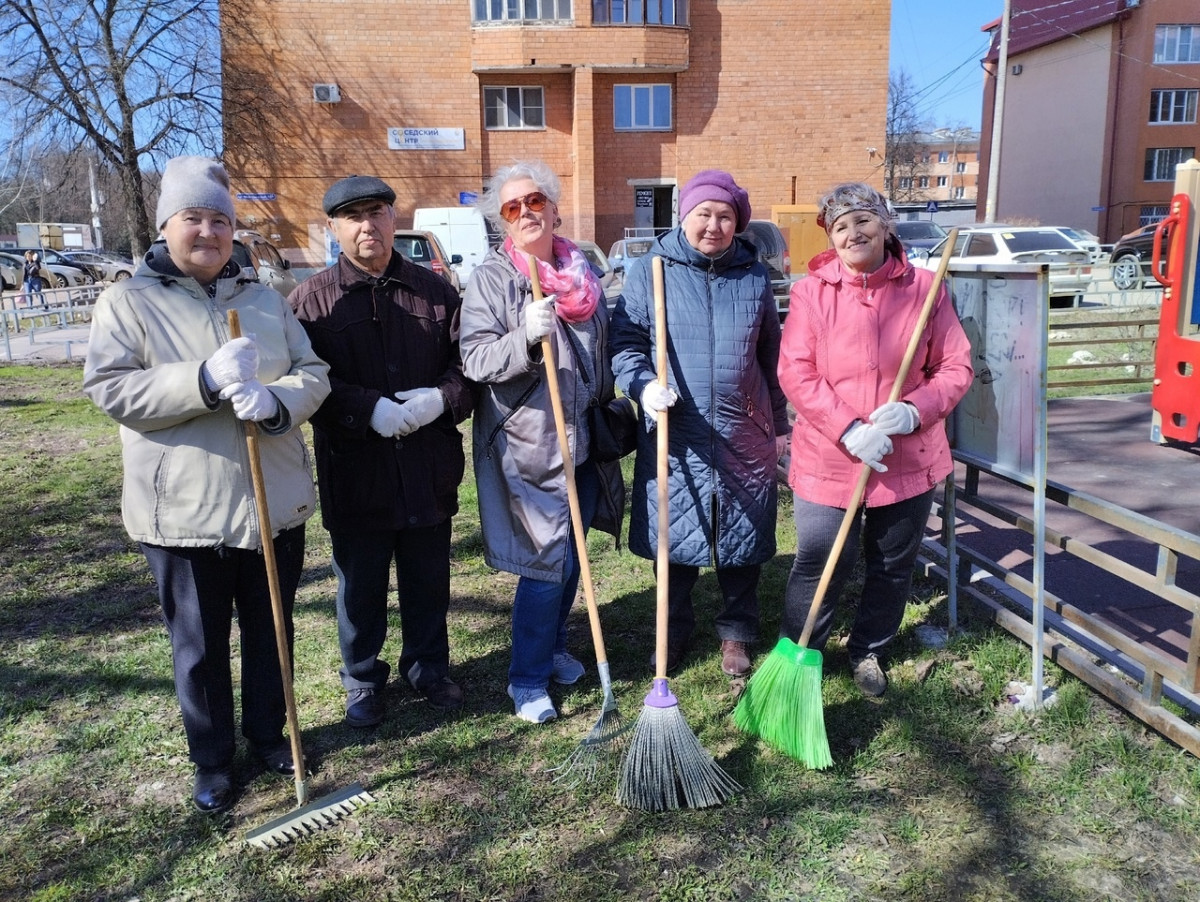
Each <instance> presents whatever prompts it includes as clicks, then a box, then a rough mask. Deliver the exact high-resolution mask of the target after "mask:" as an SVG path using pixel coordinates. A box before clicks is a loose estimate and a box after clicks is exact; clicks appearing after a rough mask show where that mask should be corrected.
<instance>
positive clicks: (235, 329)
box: [229, 310, 374, 849]
mask: <svg viewBox="0 0 1200 902" xmlns="http://www.w3.org/2000/svg"><path fill="white" fill-rule="evenodd" d="M229 334H230V336H231V337H233V338H240V337H241V334H242V329H241V321H240V320H239V319H238V312H237V311H236V310H230V311H229ZM243 425H244V427H245V430H246V453H247V456H248V457H249V458H250V480H251V482H252V483H253V485H254V503H255V505H256V507H257V508H258V524H259V529H260V532H261V534H262V545H263V564H264V565H265V566H266V568H267V588H268V590H269V591H270V595H271V614H272V616H273V617H274V620H275V647H276V649H277V650H278V653H279V670H280V673H281V675H282V676H283V700H284V704H285V706H286V708H287V724H288V737H289V739H290V740H291V744H292V763H293V765H294V766H295V769H296V777H295V782H296V804H297V805H298V806H299V807H298V808H296V810H295V811H291V812H289V813H288V814H285V815H283V816H282V817H278V818H275V820H272V821H269V822H268V823H266V824H263V825H262V826H261V827H259V828H257V829H255V830H252V831H251V832H250V833H248V834H247V835H246V842H248V843H249V844H250V845H252V846H258V847H259V848H262V849H273V848H276V847H278V846H282V845H285V844H286V843H289V842H291V841H292V840H293V839H297V838H299V837H301V836H307V835H308V834H309V833H313V832H315V831H317V830H319V829H321V828H323V827H327V826H329V825H330V824H333V823H335V822H337V821H338V820H340V819H341V818H342V817H344V816H346V815H347V814H349V813H350V812H352V811H354V810H355V809H356V808H359V807H361V806H362V805H365V804H366V803H367V802H373V801H374V799H373V798H372V797H371V796H370V794H369V793H368V792H367V791H366V790H365V789H363V788H362V785H361V784H359V783H354V784H352V785H351V786H347V787H346V788H344V789H340V790H338V791H337V792H333V793H330V794H329V795H326V796H323V797H322V798H319V799H317V800H316V801H315V802H311V803H310V802H309V801H308V781H307V780H306V778H305V777H306V771H305V767H304V749H303V748H302V747H301V745H300V719H299V716H298V715H297V713H296V696H295V694H294V692H293V691H292V655H291V652H290V651H289V650H288V641H287V622H286V620H285V618H284V614H283V594H282V593H281V592H280V589H279V568H278V566H277V565H276V563H275V539H274V534H273V532H272V530H271V514H270V511H269V509H268V507H267V485H266V481H265V480H264V479H263V472H262V455H261V454H260V453H259V449H258V427H257V426H255V424H254V423H252V422H250V421H249V420H247V421H246V422H245V423H244V424H243Z"/></svg>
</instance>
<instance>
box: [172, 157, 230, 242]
mask: <svg viewBox="0 0 1200 902" xmlns="http://www.w3.org/2000/svg"><path fill="white" fill-rule="evenodd" d="M192 207H196V208H198V209H203V210H216V211H217V212H218V213H223V214H224V215H225V216H228V217H229V224H230V225H233V224H234V223H235V222H236V221H237V218H236V217H235V216H234V214H233V197H232V196H231V195H230V193H229V175H228V174H227V173H226V172H225V167H224V166H222V165H221V164H220V163H218V162H217V161H216V160H210V159H209V158H208V157H172V158H171V159H169V160H167V168H166V171H165V172H163V177H162V185H161V186H160V187H159V190H158V208H157V209H156V210H155V216H154V222H155V223H156V225H157V226H158V228H159V230H160V231H161V230H162V227H163V226H164V225H165V224H166V222H167V220H168V219H170V218H171V217H172V216H174V215H175V214H176V213H178V212H179V211H180V210H187V209H189V208H192Z"/></svg>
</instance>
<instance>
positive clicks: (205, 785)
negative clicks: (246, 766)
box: [192, 766, 234, 814]
mask: <svg viewBox="0 0 1200 902" xmlns="http://www.w3.org/2000/svg"><path fill="white" fill-rule="evenodd" d="M233 801H234V794H233V768H232V767H228V766H226V767H197V768H196V780H195V782H194V783H193V784H192V802H193V803H194V804H195V806H196V809H197V810H198V811H203V812H204V813H205V814H220V813H221V812H223V811H228V810H229V809H230V808H232V807H233Z"/></svg>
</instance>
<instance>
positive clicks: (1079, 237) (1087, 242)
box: [1053, 226, 1104, 263]
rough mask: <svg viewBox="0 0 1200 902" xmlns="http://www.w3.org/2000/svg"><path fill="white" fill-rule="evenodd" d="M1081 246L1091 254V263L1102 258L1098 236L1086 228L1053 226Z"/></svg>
mask: <svg viewBox="0 0 1200 902" xmlns="http://www.w3.org/2000/svg"><path fill="white" fill-rule="evenodd" d="M1053 228H1055V229H1057V230H1058V231H1060V232H1062V233H1063V234H1064V235H1066V236H1067V237H1068V238H1070V239H1071V240H1072V241H1074V242H1075V243H1076V244H1078V245H1079V246H1080V247H1081V248H1083V249H1084V250H1085V251H1087V252H1088V254H1090V255H1091V258H1092V262H1093V263H1100V262H1102V260H1103V258H1104V248H1103V247H1102V246H1101V244H1100V236H1098V235H1093V234H1092V233H1091V232H1089V231H1088V230H1087V229H1075V228H1071V227H1070V226H1054V227H1053Z"/></svg>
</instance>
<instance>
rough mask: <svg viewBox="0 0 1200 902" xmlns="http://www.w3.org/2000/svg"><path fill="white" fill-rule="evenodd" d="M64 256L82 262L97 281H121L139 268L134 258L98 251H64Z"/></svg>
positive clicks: (75, 261)
mask: <svg viewBox="0 0 1200 902" xmlns="http://www.w3.org/2000/svg"><path fill="white" fill-rule="evenodd" d="M63 256H64V257H66V258H67V259H68V260H70V261H72V262H74V263H82V264H83V265H84V266H85V267H87V269H88V271H89V272H91V274H92V278H93V279H95V280H96V281H97V282H120V281H121V280H122V279H128V278H129V277H130V276H132V275H133V271H134V270H135V269H136V268H137V267H136V266H134V264H133V261H132V260H122V259H120V258H116V259H114V258H113V257H110V256H108V255H107V254H101V253H99V252H97V251H63Z"/></svg>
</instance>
